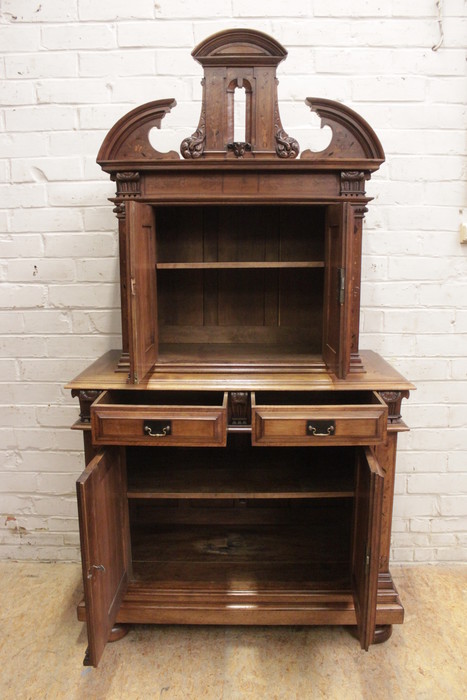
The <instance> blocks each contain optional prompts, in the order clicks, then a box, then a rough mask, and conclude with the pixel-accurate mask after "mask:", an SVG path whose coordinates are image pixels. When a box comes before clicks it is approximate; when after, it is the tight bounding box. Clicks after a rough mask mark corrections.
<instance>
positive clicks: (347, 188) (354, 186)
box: [341, 170, 366, 197]
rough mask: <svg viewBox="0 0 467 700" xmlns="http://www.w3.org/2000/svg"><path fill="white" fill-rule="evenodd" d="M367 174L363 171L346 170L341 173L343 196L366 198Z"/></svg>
mask: <svg viewBox="0 0 467 700" xmlns="http://www.w3.org/2000/svg"><path fill="white" fill-rule="evenodd" d="M365 179H366V177H365V173H364V172H363V171H361V170H344V171H342V172H341V196H343V197H364V196H365Z"/></svg>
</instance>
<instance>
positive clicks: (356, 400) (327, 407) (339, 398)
mask: <svg viewBox="0 0 467 700" xmlns="http://www.w3.org/2000/svg"><path fill="white" fill-rule="evenodd" d="M251 407H252V419H251V422H252V443H253V445H265V446H271V445H285V446H287V445H331V444H332V445H374V444H378V443H381V442H383V441H384V440H385V439H386V434H387V419H388V408H387V406H386V404H385V403H384V401H383V400H382V398H381V397H380V396H379V394H377V392H375V391H355V392H348V391H343V392H337V391H334V392H321V391H319V392H311V391H303V392H298V391H297V392H263V391H260V392H252V395H251Z"/></svg>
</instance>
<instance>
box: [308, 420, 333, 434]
mask: <svg viewBox="0 0 467 700" xmlns="http://www.w3.org/2000/svg"><path fill="white" fill-rule="evenodd" d="M335 429H336V427H335V423H334V421H333V420H332V421H326V420H315V421H311V420H309V421H308V422H307V424H306V432H307V434H308V435H316V436H317V437H328V436H330V435H334V431H335Z"/></svg>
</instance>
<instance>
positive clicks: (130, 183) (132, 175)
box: [111, 171, 141, 216]
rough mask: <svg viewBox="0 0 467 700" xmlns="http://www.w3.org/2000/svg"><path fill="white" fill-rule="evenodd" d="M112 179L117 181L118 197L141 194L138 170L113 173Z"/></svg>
mask: <svg viewBox="0 0 467 700" xmlns="http://www.w3.org/2000/svg"><path fill="white" fill-rule="evenodd" d="M111 179H112V180H113V181H114V182H116V183H117V197H137V196H138V195H140V194H141V182H140V175H139V173H138V172H134V171H128V172H118V173H113V174H112V176H111ZM117 216H118V214H117Z"/></svg>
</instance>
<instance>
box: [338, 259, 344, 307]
mask: <svg viewBox="0 0 467 700" xmlns="http://www.w3.org/2000/svg"><path fill="white" fill-rule="evenodd" d="M338 275H339V304H343V303H344V297H345V270H344V268H343V267H339V268H338Z"/></svg>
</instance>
